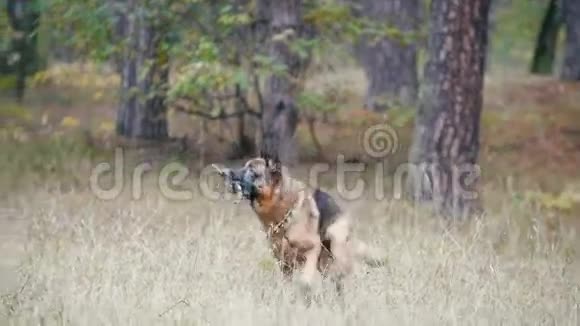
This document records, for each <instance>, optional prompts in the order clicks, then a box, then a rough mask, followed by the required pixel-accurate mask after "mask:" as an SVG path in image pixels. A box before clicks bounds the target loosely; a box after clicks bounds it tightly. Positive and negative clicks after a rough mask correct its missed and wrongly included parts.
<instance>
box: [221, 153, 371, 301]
mask: <svg viewBox="0 0 580 326" xmlns="http://www.w3.org/2000/svg"><path fill="white" fill-rule="evenodd" d="M214 167H215V168H216V169H217V170H218V173H219V174H220V175H221V176H222V177H224V180H225V183H226V187H227V188H228V190H229V191H230V192H233V193H238V194H239V195H240V196H241V198H243V199H246V200H248V201H249V202H250V205H251V207H252V209H253V210H254V212H255V213H256V215H257V216H258V219H259V220H260V222H261V224H262V227H263V230H264V231H265V233H266V236H267V238H268V240H269V241H270V245H271V249H272V252H273V254H274V257H275V258H276V259H277V260H278V263H279V266H280V268H281V270H282V272H283V274H284V275H285V276H287V277H291V276H292V274H293V272H294V271H295V270H298V269H301V270H302V273H301V276H300V278H299V281H300V283H301V284H302V285H303V286H305V287H306V288H310V287H311V285H312V282H313V281H314V280H315V279H316V278H317V276H318V275H320V274H322V275H323V276H330V277H331V278H332V279H333V280H334V281H335V284H336V286H337V289H339V290H340V289H341V288H342V286H341V280H342V279H343V277H344V276H346V275H348V274H350V273H351V272H352V269H353V260H354V259H355V258H362V259H363V261H365V262H366V263H368V264H369V265H371V266H376V265H378V264H380V263H381V262H382V259H381V258H380V257H379V255H377V251H376V249H373V248H370V247H369V246H367V245H366V244H364V243H363V242H361V241H355V240H353V239H352V226H351V219H350V217H349V216H348V214H346V213H345V211H344V210H343V209H342V208H341V207H340V206H339V205H338V204H337V203H336V201H335V200H334V199H333V198H332V197H331V196H330V195H329V194H328V193H327V192H325V191H322V190H320V189H312V188H310V187H307V186H306V185H305V184H304V183H302V182H300V181H298V180H296V179H293V178H291V177H290V175H289V173H288V171H287V169H286V168H285V167H283V166H282V165H281V163H280V161H279V160H277V159H274V160H272V159H270V158H268V157H267V156H265V155H261V157H257V158H253V159H250V160H249V161H247V162H246V163H245V164H244V166H243V167H242V168H240V169H228V168H220V167H218V166H217V165H214Z"/></svg>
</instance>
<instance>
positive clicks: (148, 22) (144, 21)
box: [117, 0, 169, 140]
mask: <svg viewBox="0 0 580 326" xmlns="http://www.w3.org/2000/svg"><path fill="white" fill-rule="evenodd" d="M138 6H139V4H138V1H136V0H131V1H129V2H128V6H127V11H126V17H125V19H124V20H123V22H124V24H125V26H123V28H122V29H120V30H123V31H124V33H125V35H124V38H125V40H126V44H127V45H126V47H125V48H124V49H123V57H122V69H121V80H122V87H121V103H120V107H119V111H118V115H117V133H118V134H119V135H122V136H125V137H127V138H139V139H151V140H162V139H165V138H167V137H168V131H167V108H166V106H165V99H166V93H167V87H168V82H169V58H168V54H167V53H166V51H165V50H163V49H164V47H163V43H164V41H165V40H164V37H165V32H164V30H163V26H160V24H159V23H158V24H153V19H151V18H149V17H148V16H147V14H146V13H145V11H146V10H143V9H142V8H138Z"/></svg>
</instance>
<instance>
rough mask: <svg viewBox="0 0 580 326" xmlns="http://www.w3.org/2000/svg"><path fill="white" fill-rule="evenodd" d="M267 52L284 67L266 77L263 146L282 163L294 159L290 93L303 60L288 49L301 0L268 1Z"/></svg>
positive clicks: (299, 28)
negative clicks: (281, 70) (268, 34)
mask: <svg viewBox="0 0 580 326" xmlns="http://www.w3.org/2000/svg"><path fill="white" fill-rule="evenodd" d="M269 10H270V15H271V16H270V35H271V36H270V56H271V58H272V59H273V60H274V62H275V63H276V64H281V65H284V66H285V67H286V72H285V73H284V74H279V73H274V74H272V75H271V76H270V77H269V78H268V79H267V81H266V94H265V110H264V111H265V112H264V116H263V119H262V123H263V130H264V134H263V150H264V151H265V152H266V153H268V154H269V155H271V156H273V157H278V158H279V159H280V160H281V161H282V162H283V163H285V164H290V165H291V164H294V163H295V162H296V161H297V151H296V141H295V139H294V134H295V132H296V127H297V125H298V108H297V107H296V105H295V102H294V97H295V95H296V92H297V90H298V80H299V78H300V75H301V73H302V72H303V69H304V66H305V65H306V61H305V60H304V59H303V58H301V57H300V56H299V55H298V54H297V53H295V51H293V50H292V49H291V45H292V42H294V41H295V40H296V38H297V37H299V36H300V35H301V34H302V32H303V30H304V25H303V21H302V1H301V0H279V1H272V2H270V4H269Z"/></svg>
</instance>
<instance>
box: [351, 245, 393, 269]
mask: <svg viewBox="0 0 580 326" xmlns="http://www.w3.org/2000/svg"><path fill="white" fill-rule="evenodd" d="M352 249H353V253H354V256H355V257H356V258H357V259H359V260H362V261H363V262H364V263H365V264H367V265H368V266H371V267H380V266H384V265H386V264H387V255H386V254H385V253H384V252H383V251H382V250H380V249H379V248H377V247H373V246H370V245H368V244H366V243H364V242H363V241H361V240H358V239H354V240H353V241H352Z"/></svg>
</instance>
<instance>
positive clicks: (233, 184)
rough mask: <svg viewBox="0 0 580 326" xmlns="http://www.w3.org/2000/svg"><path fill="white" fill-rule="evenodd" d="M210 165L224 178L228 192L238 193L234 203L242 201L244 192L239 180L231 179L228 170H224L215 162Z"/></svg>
mask: <svg viewBox="0 0 580 326" xmlns="http://www.w3.org/2000/svg"><path fill="white" fill-rule="evenodd" d="M211 166H212V167H213V168H214V169H215V170H216V171H217V172H218V174H219V175H220V176H222V177H223V178H224V182H225V186H226V189H227V190H228V191H229V192H231V193H233V194H236V195H238V197H237V198H236V199H234V204H239V203H240V202H241V201H242V199H244V194H243V191H242V186H241V185H240V182H239V181H237V180H232V178H231V177H230V173H229V171H224V170H223V169H221V168H220V167H219V166H217V165H216V164H212V165H211Z"/></svg>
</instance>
